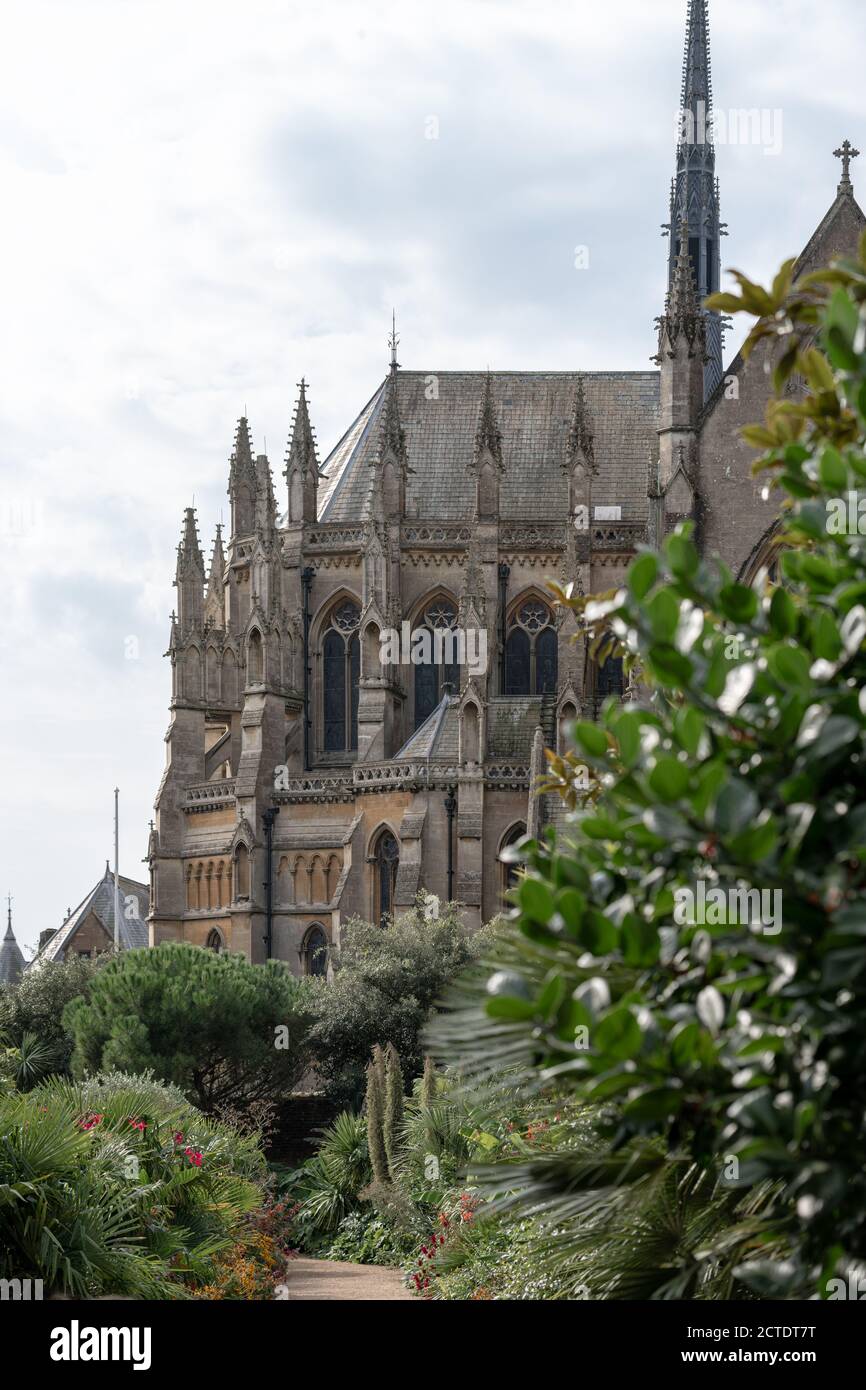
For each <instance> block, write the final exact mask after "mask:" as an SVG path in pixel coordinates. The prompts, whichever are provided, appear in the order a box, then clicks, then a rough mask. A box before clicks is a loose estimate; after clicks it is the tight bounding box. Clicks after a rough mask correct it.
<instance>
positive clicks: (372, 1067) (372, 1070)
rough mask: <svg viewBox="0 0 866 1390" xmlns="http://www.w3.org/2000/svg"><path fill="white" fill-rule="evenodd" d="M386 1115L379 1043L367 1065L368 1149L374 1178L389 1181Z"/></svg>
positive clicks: (382, 1060) (380, 1181)
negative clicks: (385, 1137) (385, 1132)
mask: <svg viewBox="0 0 866 1390" xmlns="http://www.w3.org/2000/svg"><path fill="white" fill-rule="evenodd" d="M384 1116H385V1058H384V1055H383V1053H382V1049H381V1047H379V1045H378V1043H377V1044H376V1046H375V1047H374V1048H373V1060H372V1062H370V1063H369V1065H368V1067H367V1149H368V1151H369V1154H370V1167H371V1168H372V1170H373V1180H374V1182H377V1183H387V1182H388V1156H387V1154H386V1152H385V1139H384V1133H383V1123H384Z"/></svg>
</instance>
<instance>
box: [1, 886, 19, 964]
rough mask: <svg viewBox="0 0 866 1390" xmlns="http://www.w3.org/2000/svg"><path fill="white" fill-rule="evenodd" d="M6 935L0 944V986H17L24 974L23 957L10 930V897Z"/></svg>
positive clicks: (7, 903)
mask: <svg viewBox="0 0 866 1390" xmlns="http://www.w3.org/2000/svg"><path fill="white" fill-rule="evenodd" d="M6 911H7V916H6V934H5V936H4V937H3V940H2V942H0V985H17V983H18V981H19V980H20V979H21V976H22V975H23V974H24V956H23V955H22V953H21V947H20V946H19V945H18V942H17V941H16V940H15V933H14V931H13V930H12V897H11V894H10V895H7V898H6Z"/></svg>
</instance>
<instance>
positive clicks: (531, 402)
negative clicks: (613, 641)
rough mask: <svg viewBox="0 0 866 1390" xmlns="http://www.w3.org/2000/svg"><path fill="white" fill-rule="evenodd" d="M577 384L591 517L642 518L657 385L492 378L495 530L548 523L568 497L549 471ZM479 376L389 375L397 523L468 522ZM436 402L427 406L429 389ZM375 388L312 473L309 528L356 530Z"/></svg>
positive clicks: (651, 381)
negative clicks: (401, 440)
mask: <svg viewBox="0 0 866 1390" xmlns="http://www.w3.org/2000/svg"><path fill="white" fill-rule="evenodd" d="M579 376H582V377H583V382H584V392H585V396H586V406H587V411H588V414H589V424H590V428H591V429H592V432H593V435H594V443H595V462H596V465H597V467H598V476H597V477H596V478H595V479H594V480H593V489H592V500H593V505H599V506H612V505H619V506H621V507H622V519H623V521H643V520H645V518H646V511H647V499H646V480H647V462H648V460H649V458H650V455H651V453H652V452H653V450H654V449H656V448H657V445H658V437H657V433H656V431H657V427H658V421H657V415H658V408H659V374H658V372H657V371H646V372H584V373H578V372H492V373H491V385H492V393H493V401H494V406H495V410H496V418H497V421H498V424H499V428H500V429H501V431H502V458H503V464H504V474H503V477H502V484H501V492H500V514H501V515H502V517H503V518H505V519H507V520H531V521H541V520H544V519H549V520H558V519H560V518H561V517H563V516H564V515H565V512H566V510H567V506H568V493H567V484H566V479H565V475H564V474H563V472H562V469H561V462H562V460H563V458H564V457H565V449H566V439H567V436H568V430H569V425H570V423H571V414H572V408H573V405H574V396H575V391H576V389H577V382H578V378H579ZM485 377H486V373H485V372H433V371H430V372H417V371H412V372H409V371H400V372H398V373H397V402H398V407H399V411H400V419H401V422H402V425H403V428H404V429H405V432H406V448H407V453H408V458H409V466H410V468H412V469H413V470H414V471H413V473H412V474H411V475H410V476H409V479H408V482H407V488H406V515H407V516H408V517H410V518H414V517H423V518H427V519H430V520H438V521H465V520H466V519H467V518H468V517H471V516H472V514H473V510H474V499H475V482H474V477H473V474H472V469H471V465H472V462H473V455H474V445H475V431H476V427H477V424H478V412H479V406H480V403H481V396H482V392H483V389H484V381H485ZM434 379H435V383H436V388H437V397H436V398H435V399H428V396H429V395H431V391H430V383H431V382H432V381H434ZM385 384H386V383H385V382H382V384H381V385H380V386H379V388H378V390H377V391H376V393H375V394H374V395H373V397H372V398H371V399H370V400H369V401H368V402H367V404H366V405H365V406H364V408H363V410H362V411H361V413H360V414H359V415H358V416H357V418H356V419H355V421H354V422H353V424H352V425H351V426H350V428H349V429H348V430H347V432H346V434H345V435H344V436H343V438H342V439H341V440H340V442H339V444H337V446H336V448H334V449H333V450H332V451H331V453H330V454H329V455H328V457H327V459H326V460H325V462H324V464H323V465H322V468H323V472H324V473H325V474H326V480H323V482H322V485H321V486H320V488H319V520H320V521H338V522H357V521H359V520H360V519H361V518H362V516H363V515H364V508H365V502H366V499H367V495H368V492H369V489H370V483H371V472H370V467H369V465H370V463H371V462H372V460H373V459H374V458H375V457H376V454H377V451H378V447H379V431H380V427H381V412H382V407H383V400H384V395H385Z"/></svg>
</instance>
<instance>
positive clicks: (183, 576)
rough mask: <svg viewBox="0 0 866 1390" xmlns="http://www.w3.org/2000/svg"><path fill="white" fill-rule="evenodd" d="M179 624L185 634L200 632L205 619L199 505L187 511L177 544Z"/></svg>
mask: <svg viewBox="0 0 866 1390" xmlns="http://www.w3.org/2000/svg"><path fill="white" fill-rule="evenodd" d="M174 582H175V587H176V588H177V609H178V624H179V627H180V632H181V635H182V636H184V637H185V636H186V635H187V634H188V633H190V632H200V631H201V628H202V624H203V621H204V558H203V556H202V553H201V546H200V545H199V543H198V531H197V529H196V519H195V509H194V508H193V507H187V509H186V511H185V512H184V524H183V537H182V539H181V542H180V545H179V546H178V548H177V572H176V575H175V581H174Z"/></svg>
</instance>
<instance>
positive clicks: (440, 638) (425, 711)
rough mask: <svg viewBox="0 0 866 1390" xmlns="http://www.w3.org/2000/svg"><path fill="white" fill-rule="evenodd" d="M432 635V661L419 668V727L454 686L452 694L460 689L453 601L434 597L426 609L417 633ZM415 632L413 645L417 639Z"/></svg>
mask: <svg viewBox="0 0 866 1390" xmlns="http://www.w3.org/2000/svg"><path fill="white" fill-rule="evenodd" d="M419 630H422V631H425V632H427V633H429V656H430V660H429V661H423V662H418V663H417V664H416V666H415V728H416V729H418V728H420V726H421V725H422V724H423V723H424V720H425V719H429V717H430V715H431V714H432V713H433V711H434V709H435V708H436V706H437V705H438V704H439V702H440V700H441V699H442V696H443V695H444V693H445V685H446V684H450V686H451V693H452V695H456V694H457V693H458V691H459V690H460V666H459V664H458V661H457V658H458V656H459V652H458V647H457V609H456V607H455V605H454V604H453V603H452V602H451V600H450V599H449V598H445V597H442V598H434V599H432V600H431V601H430V603H429V604H428V605H427V607H426V608H425V610H424V616H423V618H422V620H421V621H420V623H419V624H418V626H417V627H416V628H415V632H418V631H419ZM415 632H413V642H414V640H415Z"/></svg>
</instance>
